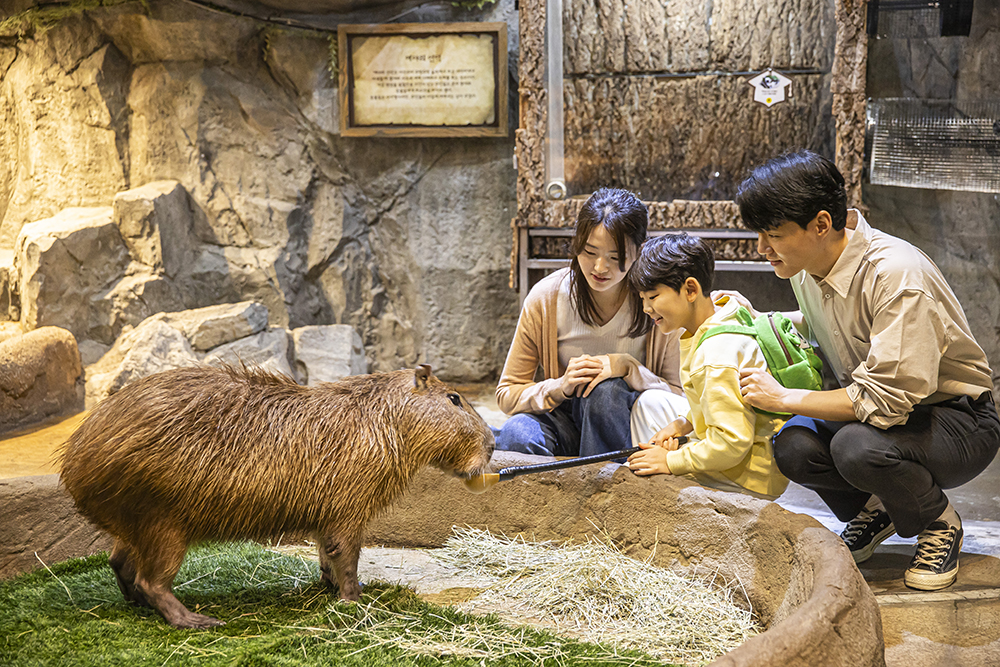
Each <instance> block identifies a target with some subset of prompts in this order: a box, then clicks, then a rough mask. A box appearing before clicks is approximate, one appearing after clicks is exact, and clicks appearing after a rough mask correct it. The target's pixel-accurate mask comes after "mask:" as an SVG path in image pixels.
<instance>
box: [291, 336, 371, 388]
mask: <svg viewBox="0 0 1000 667" xmlns="http://www.w3.org/2000/svg"><path fill="white" fill-rule="evenodd" d="M292 340H293V341H294V344H295V375H296V378H297V379H298V381H299V383H301V384H306V385H309V386H312V385H315V384H318V383H320V382H334V381H336V380H339V379H341V378H344V377H347V376H348V375H359V374H362V373H366V372H367V368H366V365H365V350H364V347H363V346H362V344H361V336H359V335H358V332H357V331H355V330H354V327H351V326H348V325H346V324H334V325H329V326H309V327H299V328H298V329H293V330H292Z"/></svg>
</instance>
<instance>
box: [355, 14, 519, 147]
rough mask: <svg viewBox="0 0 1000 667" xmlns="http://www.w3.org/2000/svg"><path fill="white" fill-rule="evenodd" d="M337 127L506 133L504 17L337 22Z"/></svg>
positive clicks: (422, 133) (368, 131) (409, 133)
mask: <svg viewBox="0 0 1000 667" xmlns="http://www.w3.org/2000/svg"><path fill="white" fill-rule="evenodd" d="M337 37H338V42H339V44H338V46H339V52H338V57H337V60H338V62H339V69H340V133H341V134H342V135H344V136H348V137H371V136H392V137H456V136H457V137H505V136H507V24H506V23H400V24H389V25H341V26H339V27H338V28H337Z"/></svg>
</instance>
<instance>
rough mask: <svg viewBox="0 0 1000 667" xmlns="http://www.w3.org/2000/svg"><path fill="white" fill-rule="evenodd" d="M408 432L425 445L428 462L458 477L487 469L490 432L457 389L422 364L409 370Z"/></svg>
mask: <svg viewBox="0 0 1000 667" xmlns="http://www.w3.org/2000/svg"><path fill="white" fill-rule="evenodd" d="M411 405H412V407H413V408H415V411H414V412H413V413H411V415H410V424H409V430H410V431H411V432H410V433H409V435H410V436H411V438H412V440H413V442H419V443H421V444H420V446H422V447H428V448H429V452H430V454H431V457H430V460H429V463H430V464H431V465H433V466H436V467H438V468H440V469H441V470H444V471H445V472H450V473H452V474H454V475H455V476H457V477H461V478H462V479H470V478H472V477H475V476H477V475H481V474H483V473H484V472H487V471H488V470H489V462H490V457H491V456H493V448H494V446H495V442H494V440H493V431H491V430H490V427H489V426H488V425H487V424H486V422H485V421H483V418H482V417H480V416H479V414H478V413H477V412H476V411H475V410H474V409H473V407H472V406H471V405H470V404H469V402H468V401H467V400H465V398H464V397H463V396H462V395H461V394H459V393H458V392H457V391H455V390H454V389H452V388H451V387H449V386H448V385H447V384H445V383H444V382H441V381H440V380H438V379H437V378H436V377H434V376H433V375H431V367H430V366H428V365H427V364H422V365H420V366H419V367H417V368H416V369H414V371H413V389H412V403H411Z"/></svg>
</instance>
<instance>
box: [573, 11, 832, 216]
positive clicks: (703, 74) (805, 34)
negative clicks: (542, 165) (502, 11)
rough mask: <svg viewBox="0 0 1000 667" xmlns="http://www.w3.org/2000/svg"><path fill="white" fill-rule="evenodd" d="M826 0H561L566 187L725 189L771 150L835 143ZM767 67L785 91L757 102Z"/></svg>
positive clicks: (717, 193)
mask: <svg viewBox="0 0 1000 667" xmlns="http://www.w3.org/2000/svg"><path fill="white" fill-rule="evenodd" d="M833 4H834V3H833V2H832V0H715V1H714V2H693V1H689V2H664V1H663V0H635V1H631V2H624V1H623V0H596V1H595V2H583V1H581V0H565V2H564V8H563V33H564V34H563V40H564V44H565V49H564V51H565V62H564V66H563V70H564V73H565V77H566V82H565V85H564V99H565V112H564V113H565V126H566V127H565V142H566V185H567V188H568V189H569V192H570V194H571V195H578V194H583V193H589V192H591V191H593V190H594V189H596V188H597V187H600V186H602V185H617V186H620V187H626V188H629V189H631V190H635V191H638V192H639V193H640V194H641V196H642V197H643V199H647V200H652V201H670V200H672V199H693V200H719V199H731V198H732V197H733V196H734V195H735V193H736V186H737V185H738V184H739V182H740V180H741V179H742V177H743V175H744V172H745V171H746V169H747V168H748V167H750V166H752V165H753V164H755V163H759V162H760V161H762V160H764V159H767V158H768V157H770V156H771V155H772V154H773V153H775V152H776V151H781V150H786V149H787V148H790V147H795V146H804V147H808V148H812V149H813V150H817V151H820V152H822V153H824V154H827V155H832V154H833V138H834V125H833V120H832V117H831V100H830V85H831V65H832V61H833V48H834V39H833V35H834V32H835V21H834V12H833V10H834V7H833ZM767 67H773V68H775V69H778V70H780V71H782V73H784V74H785V75H787V76H788V77H789V78H790V79H791V80H792V83H791V86H790V88H789V89H786V93H789V94H788V96H787V97H786V100H785V101H784V102H781V103H779V104H776V105H774V106H772V107H765V106H764V105H763V104H760V103H757V102H754V101H753V88H752V87H751V86H750V85H748V81H749V80H750V79H751V78H752V77H753V75H754V74H756V73H758V72H760V71H762V70H764V69H765V68H767Z"/></svg>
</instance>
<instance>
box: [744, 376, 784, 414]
mask: <svg viewBox="0 0 1000 667" xmlns="http://www.w3.org/2000/svg"><path fill="white" fill-rule="evenodd" d="M740 394H742V395H743V400H744V401H746V402H747V404H749V405H751V406H753V407H755V408H760V409H761V410H767V411H769V412H787V411H788V410H787V409H786V407H785V399H786V396H787V394H788V390H787V389H786V388H785V387H783V386H781V384H780V383H779V382H778V381H777V380H775V379H774V377H773V376H772V375H771V374H770V373H768V372H767V371H765V370H763V369H761V368H745V369H743V370H741V371H740Z"/></svg>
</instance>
